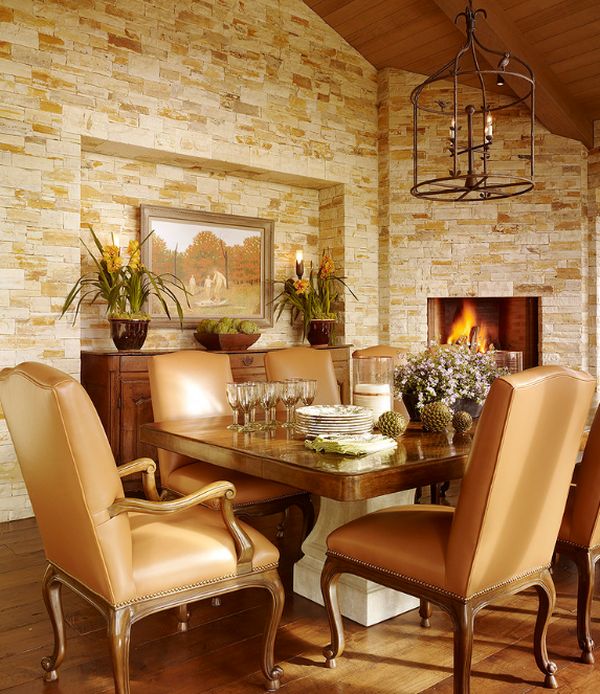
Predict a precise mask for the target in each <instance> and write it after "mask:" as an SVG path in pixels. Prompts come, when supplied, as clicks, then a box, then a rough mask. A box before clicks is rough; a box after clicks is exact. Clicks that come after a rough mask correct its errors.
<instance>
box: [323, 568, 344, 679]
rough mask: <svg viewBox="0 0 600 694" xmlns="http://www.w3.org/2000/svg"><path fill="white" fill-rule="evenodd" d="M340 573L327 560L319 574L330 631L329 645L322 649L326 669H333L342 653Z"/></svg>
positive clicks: (342, 631) (342, 629)
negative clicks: (339, 597) (338, 587)
mask: <svg viewBox="0 0 600 694" xmlns="http://www.w3.org/2000/svg"><path fill="white" fill-rule="evenodd" d="M340 576H341V574H340V572H339V570H338V568H337V567H336V565H335V562H334V561H333V560H332V559H330V558H328V559H326V561H325V565H324V566H323V571H322V573H321V593H322V594H323V601H324V602H325V609H326V610H327V618H328V619H329V629H330V631H331V643H330V644H329V645H327V646H325V648H324V649H323V655H324V656H325V665H326V667H328V668H334V667H335V659H336V658H337V657H338V656H340V655H342V653H343V652H344V645H345V643H344V626H343V624H342V615H341V613H340V606H339V603H338V597H337V584H338V581H339V579H340Z"/></svg>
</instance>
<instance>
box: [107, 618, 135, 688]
mask: <svg viewBox="0 0 600 694" xmlns="http://www.w3.org/2000/svg"><path fill="white" fill-rule="evenodd" d="M107 631H108V643H109V647H110V654H111V658H112V666H113V673H114V678H115V694H130V693H129V641H130V635H131V612H130V611H129V608H127V607H125V608H121V609H116V610H111V611H110V613H109V616H108V629H107Z"/></svg>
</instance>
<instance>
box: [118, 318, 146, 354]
mask: <svg viewBox="0 0 600 694" xmlns="http://www.w3.org/2000/svg"><path fill="white" fill-rule="evenodd" d="M109 321H110V336H111V337H112V341H113V342H114V343H115V347H116V348H117V349H119V350H127V349H141V348H142V345H143V344H144V342H145V341H146V336H147V335H148V323H149V322H150V321H149V320H130V319H128V318H109Z"/></svg>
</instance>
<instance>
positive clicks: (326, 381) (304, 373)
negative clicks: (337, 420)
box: [265, 347, 341, 405]
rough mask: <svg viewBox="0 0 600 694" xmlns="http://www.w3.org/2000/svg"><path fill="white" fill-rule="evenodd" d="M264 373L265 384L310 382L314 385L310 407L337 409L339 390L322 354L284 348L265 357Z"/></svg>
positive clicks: (329, 362) (327, 358)
mask: <svg viewBox="0 0 600 694" xmlns="http://www.w3.org/2000/svg"><path fill="white" fill-rule="evenodd" d="M265 372H266V374H267V380H268V381H285V379H286V378H311V379H313V378H314V379H315V380H316V381H317V393H316V395H315V399H314V401H313V404H315V405H339V404H340V403H341V397H340V386H339V384H338V382H337V378H336V375H335V369H334V367H333V359H332V358H331V354H330V353H329V352H328V351H326V350H321V349H314V348H313V347H288V348H286V349H275V350H273V351H271V352H267V353H266V354H265Z"/></svg>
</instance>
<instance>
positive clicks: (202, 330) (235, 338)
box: [194, 318, 260, 352]
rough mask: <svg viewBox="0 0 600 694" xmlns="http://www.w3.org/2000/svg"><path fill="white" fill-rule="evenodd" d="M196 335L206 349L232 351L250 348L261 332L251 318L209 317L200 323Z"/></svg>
mask: <svg viewBox="0 0 600 694" xmlns="http://www.w3.org/2000/svg"><path fill="white" fill-rule="evenodd" d="M194 337H195V338H196V341H197V342H198V343H199V344H201V345H202V347H204V348H205V349H208V350H225V351H227V352H230V351H236V350H240V351H242V350H245V349H248V347H250V346H251V345H253V344H254V343H255V342H256V341H257V340H258V338H259V337H260V333H259V332H258V326H257V325H256V323H255V322H254V321H251V320H245V319H243V318H221V319H216V318H207V319H205V320H203V321H200V323H198V326H197V327H196V330H195V332H194Z"/></svg>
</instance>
